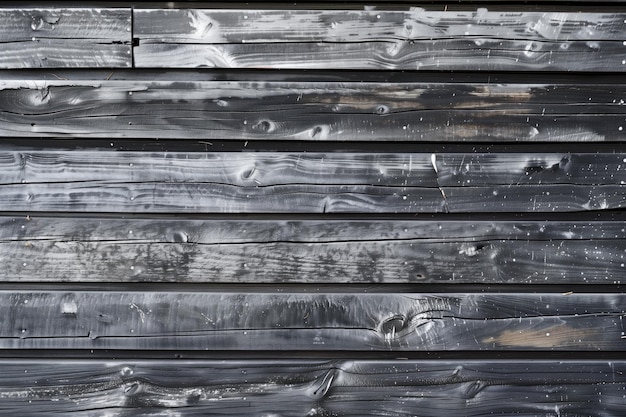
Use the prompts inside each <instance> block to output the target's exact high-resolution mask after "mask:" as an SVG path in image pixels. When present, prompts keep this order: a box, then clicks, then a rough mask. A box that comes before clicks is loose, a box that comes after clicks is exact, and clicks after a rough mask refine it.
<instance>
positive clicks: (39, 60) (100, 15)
mask: <svg viewBox="0 0 626 417" xmlns="http://www.w3.org/2000/svg"><path fill="white" fill-rule="evenodd" d="M0 23H1V24H0V44H1V45H2V50H3V53H2V55H1V56H0V68H41V67H44V68H68V67H81V68H97V67H104V68H107V67H113V68H122V67H130V66H132V56H131V47H132V37H131V36H132V35H131V10H130V9H127V8H126V9H124V8H117V9H98V8H83V9H66V8H60V9H28V8H23V9H22V8H20V9H0Z"/></svg>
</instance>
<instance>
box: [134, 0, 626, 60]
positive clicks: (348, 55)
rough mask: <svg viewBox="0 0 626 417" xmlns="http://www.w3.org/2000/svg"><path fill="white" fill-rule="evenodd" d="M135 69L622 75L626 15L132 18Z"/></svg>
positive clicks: (188, 13)
mask: <svg viewBox="0 0 626 417" xmlns="http://www.w3.org/2000/svg"><path fill="white" fill-rule="evenodd" d="M133 17H134V34H133V36H134V37H135V38H136V39H137V40H138V42H139V45H138V46H137V47H135V63H136V65H137V66H138V67H178V68H181V67H221V68H345V69H405V70H409V69H410V70H420V69H421V70H430V69H436V70H452V69H454V70H513V71H522V70H535V71H536V70H543V71H553V70H554V71H618V72H623V71H624V70H625V69H626V65H625V63H626V61H625V59H626V47H624V45H623V44H622V42H623V38H624V34H625V33H626V24H625V23H624V22H625V20H626V14H623V13H563V12H554V13H545V12H490V11H488V10H487V9H484V8H479V9H477V10H476V11H472V12H461V11H426V10H424V9H420V8H412V9H411V10H409V11H382V10H381V11H378V10H373V11H367V10H365V11H354V10H352V11H345V10H339V11H338V10H326V11H319V10H315V11H313V10H193V9H186V10H158V9H157V10H154V9H153V10H135V11H134V15H133Z"/></svg>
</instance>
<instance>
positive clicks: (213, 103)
mask: <svg viewBox="0 0 626 417" xmlns="http://www.w3.org/2000/svg"><path fill="white" fill-rule="evenodd" d="M282 47H283V46H281V48H282ZM169 59H170V60H172V58H171V57H169ZM137 77H138V78H137V79H134V80H106V79H94V80H84V79H83V80H78V79H75V80H58V79H55V80H46V79H44V78H26V79H22V80H15V79H5V80H2V81H0V122H1V123H0V136H13V137H15V136H17V137H61V136H63V137H79V138H150V139H153V138H171V139H207V140H211V139H220V140H221V139H243V140H290V141H291V140H313V141H326V140H333V141H336V140H342V141H403V142H404V141H410V142H424V141H446V142H448V141H457V142H462V141H470V142H494V141H498V142H520V141H528V142H536V141H550V142H573V141H577V142H578V141H585V142H590V141H619V142H621V141H624V138H625V137H626V131H625V130H624V127H625V126H626V125H625V123H626V121H625V120H624V115H623V109H624V107H623V104H624V102H625V100H626V87H624V86H623V85H619V84H600V85H598V84H511V83H507V84H486V83H430V82H427V83H409V82H406V83H398V82H392V83H376V82H364V83H359V82H276V81H273V82H269V81H268V82H259V81H198V80H194V81H191V80H190V81H180V80H174V81H167V80H159V81H154V80H149V79H141V73H137ZM161 77H162V78H166V77H167V76H166V75H164V76H161Z"/></svg>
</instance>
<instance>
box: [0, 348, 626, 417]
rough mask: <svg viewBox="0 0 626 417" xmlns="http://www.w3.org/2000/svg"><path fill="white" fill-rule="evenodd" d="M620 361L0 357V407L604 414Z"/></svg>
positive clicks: (617, 401)
mask: <svg viewBox="0 0 626 417" xmlns="http://www.w3.org/2000/svg"><path fill="white" fill-rule="evenodd" d="M624 374H626V363H625V362H624V361H611V362H607V361H559V362H556V361H532V362H531V361H482V362H481V361H475V360H474V361H438V362H433V361H413V360H411V361H402V360H390V361H366V360H336V361H287V360H278V361H271V362H270V361H258V360H255V361H253V360H246V361H242V360H233V361H228V362H223V361H222V362H218V361H198V360H196V361H188V360H184V361H180V360H178V361H175V362H173V361H144V360H140V361H129V362H122V361H98V360H83V361H77V360H11V361H8V360H3V361H0V404H2V408H1V410H0V415H7V416H9V415H11V416H12V415H15V414H21V415H23V414H28V415H38V416H48V415H57V414H59V413H62V414H64V415H71V416H92V415H94V413H95V412H96V413H103V412H105V411H106V412H108V413H117V412H119V413H122V414H125V415H126V414H129V413H131V412H132V415H134V416H138V415H139V416H152V415H163V413H164V412H168V413H170V412H172V413H175V415H177V416H207V415H217V414H220V415H224V414H229V415H280V416H285V417H287V416H294V417H296V416H298V417H300V416H305V415H307V416H328V415H333V416H378V415H383V414H384V415H387V414H389V413H390V411H392V412H393V415H394V416H445V417H448V416H484V415H487V414H497V415H509V414H522V415H533V416H545V417H548V416H554V415H562V416H565V415H567V416H582V415H585V416H598V417H599V416H608V415H619V414H620V413H621V411H623V398H624V391H625V390H626V379H625V377H624Z"/></svg>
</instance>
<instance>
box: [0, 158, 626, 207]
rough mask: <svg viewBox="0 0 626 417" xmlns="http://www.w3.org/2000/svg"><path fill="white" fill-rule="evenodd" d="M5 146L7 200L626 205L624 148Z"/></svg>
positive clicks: (46, 203)
mask: <svg viewBox="0 0 626 417" xmlns="http://www.w3.org/2000/svg"><path fill="white" fill-rule="evenodd" d="M5 149H7V150H0V197H1V198H0V202H1V203H0V210H2V211H16V210H22V211H70V212H88V211H110V212H183V213H197V212H204V213H210V212H219V213H233V212H303V213H327V212H354V213H359V212H361V213H362V212H379V213H397V212H404V213H411V212H427V213H432V212H513V211H541V212H551V211H584V210H599V209H615V208H623V207H625V206H626V196H625V194H624V191H623V190H624V187H625V185H624V184H625V183H626V170H624V169H622V166H623V165H624V164H625V163H624V160H625V159H626V158H624V154H614V153H599V154H554V153H549V154H548V153H543V154H542V153H537V154H532V153H523V154H521V153H520V154H427V153H419V154H418V153H410V154H389V153H388V154H385V153H381V154H371V153H341V152H339V153H326V154H315V153H280V152H258V153H257V152H250V153H232V152H231V153H228V152H225V153H219V152H217V153H211V152H188V153H184V152H134V151H132V152H118V151H111V150H72V151H63V150H46V151H28V150H16V149H15V148H13V149H11V148H8V147H5Z"/></svg>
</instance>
